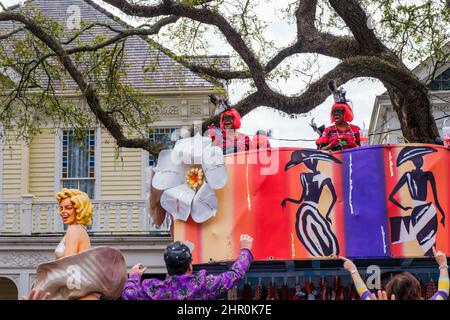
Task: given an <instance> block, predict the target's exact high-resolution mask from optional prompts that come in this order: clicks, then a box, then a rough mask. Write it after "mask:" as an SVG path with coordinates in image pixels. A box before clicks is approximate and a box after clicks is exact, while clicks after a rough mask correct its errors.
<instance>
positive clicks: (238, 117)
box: [220, 108, 241, 130]
mask: <svg viewBox="0 0 450 320" xmlns="http://www.w3.org/2000/svg"><path fill="white" fill-rule="evenodd" d="M226 115H228V116H232V117H233V126H234V130H237V129H239V128H240V127H241V115H240V114H239V112H237V111H236V109H233V108H231V109H228V110H225V111H224V112H222V114H221V115H220V128H221V129H222V130H223V129H224V126H223V117H224V116H226Z"/></svg>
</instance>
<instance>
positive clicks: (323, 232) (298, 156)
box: [281, 150, 342, 256]
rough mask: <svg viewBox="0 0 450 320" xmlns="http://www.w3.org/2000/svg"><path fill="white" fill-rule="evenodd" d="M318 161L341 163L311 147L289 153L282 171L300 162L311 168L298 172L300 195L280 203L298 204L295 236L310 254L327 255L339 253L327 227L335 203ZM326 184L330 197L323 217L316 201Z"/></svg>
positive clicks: (284, 204) (332, 235)
mask: <svg viewBox="0 0 450 320" xmlns="http://www.w3.org/2000/svg"><path fill="white" fill-rule="evenodd" d="M319 161H327V162H335V163H342V162H341V161H340V160H338V159H336V158H335V157H333V156H332V155H330V154H328V153H323V152H320V151H312V150H297V151H294V152H293V153H292V155H291V160H290V161H289V162H288V163H287V164H286V166H285V168H284V170H285V171H286V170H288V169H290V168H292V167H294V166H296V165H298V164H300V163H304V164H305V166H306V167H307V168H308V169H309V170H311V172H307V173H302V174H301V175H300V182H301V184H302V189H303V190H302V195H301V197H300V199H299V200H295V199H291V198H286V199H284V200H283V201H282V202H281V206H282V207H283V208H284V207H286V202H292V203H295V204H299V205H300V207H299V208H298V210H297V215H296V223H295V227H296V232H297V237H298V238H299V240H300V241H301V242H302V243H303V245H304V246H305V248H306V249H307V250H308V251H309V253H311V254H312V255H313V256H330V255H338V254H339V244H338V241H337V239H336V236H335V235H334V233H333V231H332V230H331V224H332V221H331V219H330V213H331V210H332V209H333V206H334V204H335V203H336V200H337V196H336V191H335V189H334V186H333V182H332V181H331V178H330V177H329V176H327V175H326V174H323V173H321V172H320V171H319V170H317V164H318V162H319ZM325 187H328V189H329V190H330V192H331V196H332V198H333V200H332V202H331V204H330V207H329V208H328V211H327V213H326V214H325V218H324V217H323V215H322V214H321V213H320V211H319V200H320V198H321V196H322V192H323V189H324V188H325Z"/></svg>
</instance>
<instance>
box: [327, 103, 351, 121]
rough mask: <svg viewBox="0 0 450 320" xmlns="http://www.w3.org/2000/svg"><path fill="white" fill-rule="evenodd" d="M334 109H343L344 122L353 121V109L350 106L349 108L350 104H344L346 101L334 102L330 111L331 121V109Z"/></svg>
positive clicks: (332, 118) (332, 119)
mask: <svg viewBox="0 0 450 320" xmlns="http://www.w3.org/2000/svg"><path fill="white" fill-rule="evenodd" d="M335 109H344V121H346V122H352V121H353V110H352V108H350V106H349V105H348V104H346V103H338V102H336V103H335V104H333V106H332V107H331V113H330V116H331V123H333V122H334V117H333V111H334V110H335Z"/></svg>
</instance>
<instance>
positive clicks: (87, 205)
mask: <svg viewBox="0 0 450 320" xmlns="http://www.w3.org/2000/svg"><path fill="white" fill-rule="evenodd" d="M67 198H70V201H71V202H72V204H73V206H74V207H75V212H76V213H77V224H81V225H83V226H89V225H90V224H91V223H92V216H93V215H94V207H93V206H92V202H91V199H90V198H89V196H88V195H87V193H85V192H83V191H80V190H78V189H66V188H64V189H62V190H61V191H60V192H58V193H57V194H56V200H58V203H59V204H61V201H63V200H64V199H67ZM59 214H61V207H60V208H59Z"/></svg>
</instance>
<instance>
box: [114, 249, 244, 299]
mask: <svg viewBox="0 0 450 320" xmlns="http://www.w3.org/2000/svg"><path fill="white" fill-rule="evenodd" d="M252 260H253V256H252V254H251V252H250V251H249V250H247V249H242V250H241V253H240V255H239V257H238V258H237V260H236V261H235V262H234V263H233V265H232V266H231V268H230V269H229V270H228V271H227V272H224V273H221V274H219V275H212V274H208V272H207V271H206V270H200V271H199V272H197V273H195V274H183V275H173V276H167V278H166V280H164V281H161V280H158V279H145V280H143V281H142V283H141V275H139V274H137V273H136V274H133V275H131V276H130V278H129V279H128V282H127V284H126V285H125V289H124V290H123V292H122V298H123V299H124V300H214V299H217V297H218V296H219V295H220V294H222V293H224V292H226V291H228V290H230V289H231V288H233V287H234V286H235V285H236V284H237V283H238V282H239V280H241V279H242V278H243V277H244V276H245V273H246V272H247V271H248V269H249V268H250V264H251V263H252Z"/></svg>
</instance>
